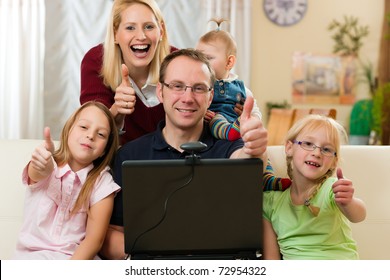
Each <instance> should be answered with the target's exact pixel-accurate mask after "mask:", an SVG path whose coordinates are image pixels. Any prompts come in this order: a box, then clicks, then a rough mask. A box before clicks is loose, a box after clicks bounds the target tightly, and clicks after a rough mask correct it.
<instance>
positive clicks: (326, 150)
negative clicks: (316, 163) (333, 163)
mask: <svg viewBox="0 0 390 280" xmlns="http://www.w3.org/2000/svg"><path fill="white" fill-rule="evenodd" d="M292 142H293V143H294V144H298V145H299V146H301V148H302V149H304V150H306V151H314V150H315V149H317V148H319V149H320V151H321V154H323V155H324V156H327V157H333V156H334V157H335V156H337V153H336V151H335V150H334V149H333V148H330V147H320V146H317V145H315V144H313V143H312V142H309V141H297V140H293V141H292Z"/></svg>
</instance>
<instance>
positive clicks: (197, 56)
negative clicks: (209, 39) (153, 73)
mask: <svg viewBox="0 0 390 280" xmlns="http://www.w3.org/2000/svg"><path fill="white" fill-rule="evenodd" d="M179 56H185V57H188V58H191V59H193V60H195V61H199V62H202V63H203V64H205V65H206V66H207V68H208V69H209V72H210V82H211V84H210V85H211V86H212V87H213V86H214V83H215V80H216V78H215V73H214V70H213V69H212V68H211V65H210V62H209V60H208V59H207V57H206V55H205V54H203V53H202V52H200V51H198V50H195V49H192V48H187V49H180V50H177V51H174V52H172V53H170V54H168V55H167V56H166V57H165V59H164V60H163V62H162V63H161V66H160V78H159V81H160V83H163V82H165V74H166V71H167V68H168V65H169V64H170V63H171V62H172V61H173V60H174V59H175V58H177V57H179Z"/></svg>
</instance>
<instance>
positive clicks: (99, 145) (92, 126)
mask: <svg viewBox="0 0 390 280" xmlns="http://www.w3.org/2000/svg"><path fill="white" fill-rule="evenodd" d="M110 132H111V130H110V124H109V122H108V119H107V116H106V115H105V114H104V112H103V111H102V110H101V109H99V108H97V107H96V106H88V107H86V108H84V109H83V110H82V111H81V112H80V114H79V115H78V117H77V119H76V120H75V122H74V124H73V125H72V128H71V129H70V132H69V137H68V146H69V151H70V154H71V157H70V160H69V162H68V163H69V166H70V167H71V168H72V170H73V171H75V172H76V171H78V170H80V169H82V168H84V167H87V166H88V165H89V164H91V163H92V162H93V161H94V160H95V159H97V158H98V157H100V156H102V155H103V154H104V150H105V147H106V145H107V142H108V139H109V136H110Z"/></svg>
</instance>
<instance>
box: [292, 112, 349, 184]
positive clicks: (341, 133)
mask: <svg viewBox="0 0 390 280" xmlns="http://www.w3.org/2000/svg"><path fill="white" fill-rule="evenodd" d="M319 128H325V129H326V133H327V137H328V139H330V141H331V142H332V144H333V145H334V147H335V149H336V156H335V160H336V165H337V163H338V161H339V155H340V145H341V144H342V143H344V141H345V140H347V139H348V136H347V133H346V131H345V129H344V127H343V126H342V125H340V124H339V123H338V122H337V121H335V120H334V119H332V118H330V117H326V116H323V115H316V114H310V115H307V116H305V117H304V118H302V119H300V120H299V121H297V122H296V123H295V124H294V125H293V126H292V127H291V128H290V130H289V131H288V133H287V136H286V143H287V142H289V141H291V142H293V141H294V140H296V137H297V136H298V135H299V134H300V133H302V132H305V131H314V130H317V129H319ZM286 161H287V173H288V176H289V177H290V178H291V179H293V178H292V166H291V161H292V157H291V156H286ZM333 172H334V169H330V170H329V171H328V172H327V173H326V174H325V175H324V176H323V178H320V179H319V181H320V182H321V183H322V182H324V181H325V180H326V179H327V178H329V177H330V176H331V175H332V174H333Z"/></svg>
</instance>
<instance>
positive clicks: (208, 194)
mask: <svg viewBox="0 0 390 280" xmlns="http://www.w3.org/2000/svg"><path fill="white" fill-rule="evenodd" d="M262 170H263V164H262V161H261V160H260V159H201V160H198V161H197V163H196V164H189V163H188V161H186V160H151V161H149V160H148V161H139V160H137V161H125V162H123V165H122V171H123V188H122V191H123V211H124V213H123V216H124V217H123V218H124V231H125V252H126V253H129V254H131V255H132V256H133V257H134V256H137V255H144V256H146V258H149V257H150V258H153V256H156V257H157V256H169V255H183V256H184V255H206V256H207V255H224V254H226V255H231V256H233V258H234V256H237V258H239V256H240V255H241V254H245V253H248V252H249V253H251V254H254V253H255V252H256V251H262V239H263V234H262V187H261V186H262Z"/></svg>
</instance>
